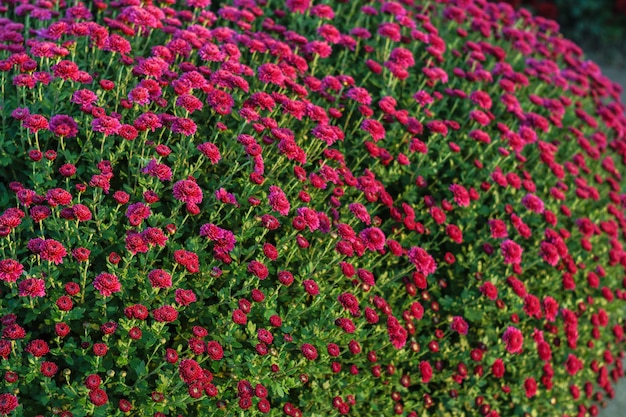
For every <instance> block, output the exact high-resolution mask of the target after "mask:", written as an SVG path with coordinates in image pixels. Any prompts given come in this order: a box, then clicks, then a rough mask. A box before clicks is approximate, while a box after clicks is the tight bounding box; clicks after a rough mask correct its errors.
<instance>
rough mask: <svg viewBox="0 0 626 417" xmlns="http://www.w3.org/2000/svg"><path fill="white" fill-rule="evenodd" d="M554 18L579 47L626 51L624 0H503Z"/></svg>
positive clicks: (564, 32)
mask: <svg viewBox="0 0 626 417" xmlns="http://www.w3.org/2000/svg"><path fill="white" fill-rule="evenodd" d="M504 1H505V3H509V4H511V5H512V6H513V7H516V8H519V7H524V8H526V9H529V10H530V11H532V12H533V14H535V15H539V16H543V17H545V18H547V19H552V20H556V21H557V22H559V24H560V26H561V32H562V33H563V35H565V36H566V37H567V38H570V39H572V40H574V41H576V42H577V43H578V44H579V45H581V46H582V47H583V48H584V47H587V48H590V47H592V48H606V49H607V51H606V52H607V54H611V51H610V50H611V49H616V48H617V49H618V50H619V51H617V52H619V53H620V54H622V55H623V54H624V52H626V46H625V45H624V44H626V0H504Z"/></svg>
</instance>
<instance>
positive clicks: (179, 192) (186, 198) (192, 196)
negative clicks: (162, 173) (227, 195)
mask: <svg viewBox="0 0 626 417" xmlns="http://www.w3.org/2000/svg"><path fill="white" fill-rule="evenodd" d="M172 193H173V195H174V198H176V199H177V200H179V201H182V202H183V203H193V204H200V203H202V189H200V187H198V184H196V182H195V181H193V180H181V181H178V182H176V183H175V184H174V187H173V190H172Z"/></svg>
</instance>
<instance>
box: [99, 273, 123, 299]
mask: <svg viewBox="0 0 626 417" xmlns="http://www.w3.org/2000/svg"><path fill="white" fill-rule="evenodd" d="M93 286H94V287H95V289H97V290H98V291H99V292H100V295H102V296H103V297H110V296H111V295H113V293H116V292H120V291H121V290H122V286H121V284H120V281H119V279H118V278H117V276H115V275H113V274H109V273H106V272H103V273H101V274H100V275H98V276H97V277H96V278H95V279H94V281H93Z"/></svg>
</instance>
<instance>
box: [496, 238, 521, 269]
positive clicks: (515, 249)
mask: <svg viewBox="0 0 626 417" xmlns="http://www.w3.org/2000/svg"><path fill="white" fill-rule="evenodd" d="M500 249H501V251H502V256H503V257H504V263H505V264H509V265H510V264H512V265H519V264H521V263H522V252H523V251H524V250H523V249H522V247H521V246H520V245H518V244H517V243H515V242H514V241H512V240H511V239H507V240H505V241H503V242H502V243H501V244H500Z"/></svg>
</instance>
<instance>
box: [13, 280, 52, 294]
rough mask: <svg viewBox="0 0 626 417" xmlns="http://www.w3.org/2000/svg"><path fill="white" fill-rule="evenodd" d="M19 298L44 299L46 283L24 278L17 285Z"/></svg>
mask: <svg viewBox="0 0 626 417" xmlns="http://www.w3.org/2000/svg"><path fill="white" fill-rule="evenodd" d="M18 291H19V295H20V297H45V296H46V283H45V281H44V280H43V279H38V278H26V279H25V280H24V281H22V282H20V283H19V285H18Z"/></svg>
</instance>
